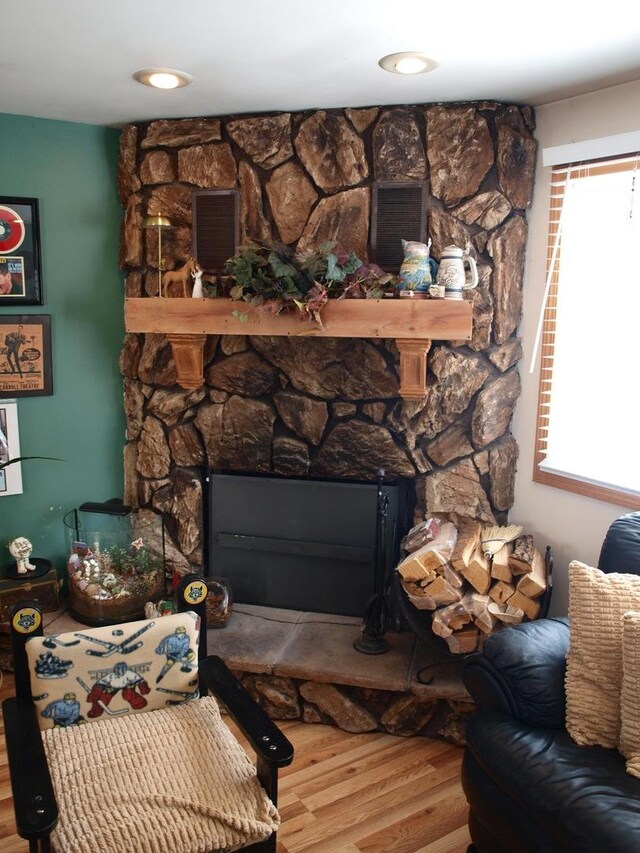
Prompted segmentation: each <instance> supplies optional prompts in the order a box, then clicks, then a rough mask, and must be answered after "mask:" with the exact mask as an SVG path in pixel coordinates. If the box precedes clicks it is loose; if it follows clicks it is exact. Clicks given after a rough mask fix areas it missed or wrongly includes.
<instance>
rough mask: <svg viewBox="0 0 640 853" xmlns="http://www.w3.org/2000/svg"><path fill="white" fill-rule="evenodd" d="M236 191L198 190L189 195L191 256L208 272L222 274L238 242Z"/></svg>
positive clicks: (237, 198) (237, 199) (237, 196)
mask: <svg viewBox="0 0 640 853" xmlns="http://www.w3.org/2000/svg"><path fill="white" fill-rule="evenodd" d="M238 201H239V195H238V190H198V191H197V192H194V194H193V254H194V255H195V257H196V259H197V261H198V263H199V264H200V266H201V267H202V268H203V269H204V270H207V271H208V272H218V271H221V270H224V266H225V262H226V261H227V259H228V258H231V257H233V255H235V254H236V251H237V248H238V238H239V215H238V207H239V204H238Z"/></svg>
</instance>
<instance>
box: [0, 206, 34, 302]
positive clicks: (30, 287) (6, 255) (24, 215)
mask: <svg viewBox="0 0 640 853" xmlns="http://www.w3.org/2000/svg"><path fill="white" fill-rule="evenodd" d="M3 305H42V274H41V265H40V226H39V221H38V199H37V198H12V197H10V196H0V308H2V306H3Z"/></svg>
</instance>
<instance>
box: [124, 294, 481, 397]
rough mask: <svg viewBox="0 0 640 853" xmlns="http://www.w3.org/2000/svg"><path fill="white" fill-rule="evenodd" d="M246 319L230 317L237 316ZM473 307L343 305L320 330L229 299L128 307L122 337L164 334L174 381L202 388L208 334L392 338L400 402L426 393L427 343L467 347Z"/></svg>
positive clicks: (432, 302) (135, 301)
mask: <svg viewBox="0 0 640 853" xmlns="http://www.w3.org/2000/svg"><path fill="white" fill-rule="evenodd" d="M236 310H237V311H239V312H240V313H241V314H242V315H244V319H243V320H242V321H241V319H240V318H239V317H238V316H234V313H233V312H234V311H236ZM471 315H472V305H471V303H470V302H468V301H465V300H462V301H457V300H448V299H416V300H413V299H340V300H332V301H330V302H329V303H327V305H325V307H324V308H323V309H322V326H320V325H319V324H318V323H313V322H307V321H306V320H304V319H302V318H300V317H299V316H297V315H294V314H286V315H274V314H270V313H268V312H266V311H260V310H259V309H256V308H253V307H252V306H251V305H249V304H248V303H245V302H234V301H232V300H231V299H223V298H220V299H182V298H175V299H161V298H158V297H147V298H132V299H126V300H125V327H126V330H127V332H134V333H135V332H147V333H156V334H165V335H167V338H168V339H169V341H170V343H171V346H172V348H173V354H174V358H175V362H176V370H177V373H178V382H179V384H180V385H181V386H182V387H183V388H198V387H200V385H202V382H203V349H204V343H205V340H206V336H207V335H276V336H291V337H327V338H394V339H395V340H396V343H397V345H398V348H399V350H400V395H401V396H402V397H404V398H405V399H409V400H417V399H421V398H422V397H424V395H425V393H426V360H427V352H428V351H429V347H430V346H431V341H432V340H469V339H470V338H471Z"/></svg>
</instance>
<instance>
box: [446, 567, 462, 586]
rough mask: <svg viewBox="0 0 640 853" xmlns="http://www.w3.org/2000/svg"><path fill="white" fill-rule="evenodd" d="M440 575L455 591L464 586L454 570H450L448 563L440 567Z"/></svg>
mask: <svg viewBox="0 0 640 853" xmlns="http://www.w3.org/2000/svg"><path fill="white" fill-rule="evenodd" d="M442 574H443V575H444V577H445V579H446V580H447V581H448V582H449V583H450V584H451V586H453V587H455V588H456V589H460V587H461V586H463V585H464V579H463V578H462V577H461V576H460V574H459V573H458V572H456V570H455V569H452V568H451V566H450V565H449V563H445V564H444V566H443V567H442Z"/></svg>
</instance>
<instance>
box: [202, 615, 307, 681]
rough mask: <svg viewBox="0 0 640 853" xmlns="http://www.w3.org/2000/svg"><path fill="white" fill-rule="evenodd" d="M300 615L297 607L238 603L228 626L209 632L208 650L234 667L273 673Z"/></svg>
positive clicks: (247, 670) (246, 670)
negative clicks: (284, 607)
mask: <svg viewBox="0 0 640 853" xmlns="http://www.w3.org/2000/svg"><path fill="white" fill-rule="evenodd" d="M300 615H301V614H300V613H299V612H298V611H297V610H282V609H279V608H275V607H269V608H267V607H257V606H254V605H250V604H241V605H237V606H236V607H234V609H233V612H232V614H231V619H230V620H229V622H228V623H227V625H226V626H225V627H224V628H210V629H209V631H208V632H207V651H208V652H209V654H215V655H219V656H220V657H221V658H222V659H223V661H224V662H225V663H226V664H227V666H228V667H229V668H230V669H235V670H241V671H242V672H253V673H256V674H261V673H273V670H274V666H275V664H276V662H277V661H278V659H279V657H280V654H281V652H282V649H283V648H284V647H285V645H286V644H287V642H288V641H289V640H290V639H291V637H292V635H293V633H294V631H295V629H296V624H297V622H298V620H299V619H300Z"/></svg>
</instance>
